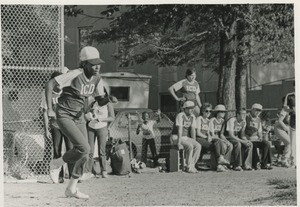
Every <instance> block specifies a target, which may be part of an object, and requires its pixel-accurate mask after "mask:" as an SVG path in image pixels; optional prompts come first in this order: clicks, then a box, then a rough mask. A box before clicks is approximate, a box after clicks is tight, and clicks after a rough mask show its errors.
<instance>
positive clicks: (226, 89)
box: [218, 15, 238, 117]
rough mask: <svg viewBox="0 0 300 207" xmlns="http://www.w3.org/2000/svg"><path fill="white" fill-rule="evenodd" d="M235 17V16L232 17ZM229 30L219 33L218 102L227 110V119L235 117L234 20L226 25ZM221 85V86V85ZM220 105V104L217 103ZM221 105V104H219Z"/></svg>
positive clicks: (235, 46)
mask: <svg viewBox="0 0 300 207" xmlns="http://www.w3.org/2000/svg"><path fill="white" fill-rule="evenodd" d="M233 16H235V15H233ZM227 25H229V30H227V31H224V32H223V33H220V34H221V36H220V39H221V40H220V48H222V50H221V49H220V52H223V53H220V64H222V62H223V64H222V65H220V67H219V68H220V72H221V73H220V76H219V87H220V88H219V89H218V100H222V101H223V104H224V105H225V106H226V108H227V109H228V110H230V111H229V112H228V114H227V117H232V116H234V115H235V113H234V110H235V109H236V103H235V80H236V66H237V58H238V56H237V37H236V18H235V17H233V18H232V21H231V22H230V23H228V24H227ZM221 84H222V85H221ZM219 103H220V102H219ZM221 103H222V102H221Z"/></svg>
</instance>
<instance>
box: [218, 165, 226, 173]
mask: <svg viewBox="0 0 300 207" xmlns="http://www.w3.org/2000/svg"><path fill="white" fill-rule="evenodd" d="M217 172H227V170H226V169H225V168H224V167H223V166H222V165H218V166H217Z"/></svg>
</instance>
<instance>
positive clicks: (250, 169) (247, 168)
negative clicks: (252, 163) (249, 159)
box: [244, 167, 254, 171]
mask: <svg viewBox="0 0 300 207" xmlns="http://www.w3.org/2000/svg"><path fill="white" fill-rule="evenodd" d="M244 170H246V171H253V170H254V169H253V168H252V167H245V168H244Z"/></svg>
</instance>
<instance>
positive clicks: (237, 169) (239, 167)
mask: <svg viewBox="0 0 300 207" xmlns="http://www.w3.org/2000/svg"><path fill="white" fill-rule="evenodd" d="M233 170H234V171H243V168H242V167H241V166H237V167H235V168H233Z"/></svg>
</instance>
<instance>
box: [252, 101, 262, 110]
mask: <svg viewBox="0 0 300 207" xmlns="http://www.w3.org/2000/svg"><path fill="white" fill-rule="evenodd" d="M262 108H263V107H262V105H260V104H258V103H255V104H253V105H252V109H259V110H262Z"/></svg>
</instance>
